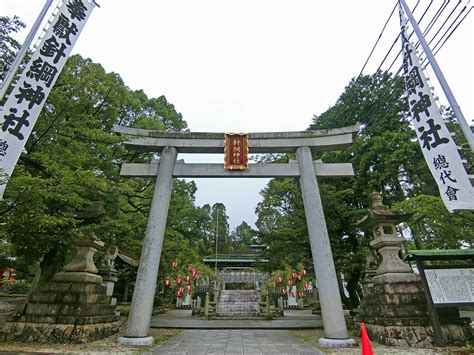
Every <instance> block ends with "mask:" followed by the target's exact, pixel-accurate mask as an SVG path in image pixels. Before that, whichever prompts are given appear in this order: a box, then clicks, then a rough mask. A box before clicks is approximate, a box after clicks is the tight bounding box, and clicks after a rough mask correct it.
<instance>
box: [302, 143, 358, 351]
mask: <svg viewBox="0 0 474 355" xmlns="http://www.w3.org/2000/svg"><path fill="white" fill-rule="evenodd" d="M296 157H297V159H298V164H299V166H300V173H301V176H300V184H301V190H302V193H303V204H304V211H305V215H306V223H307V225H308V233H309V242H310V245H311V253H312V255H313V263H314V270H315V273H316V280H317V282H318V292H319V302H320V303H321V312H322V315H323V325H324V333H325V337H324V338H321V339H319V344H320V345H321V346H325V347H340V346H351V345H355V344H356V341H355V340H354V339H352V338H349V336H348V334H347V327H346V321H345V319H344V313H343V309H342V302H341V296H340V294H339V288H338V285H337V278H336V270H335V267H334V261H333V258H332V252H331V245H330V243H329V235H328V231H327V228H326V220H325V218H324V212H323V205H322V203H321V195H320V193H319V188H318V180H317V179H316V172H315V170H314V162H313V157H312V154H311V149H310V148H309V147H299V148H297V149H296Z"/></svg>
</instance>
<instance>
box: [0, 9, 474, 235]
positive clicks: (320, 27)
mask: <svg viewBox="0 0 474 355" xmlns="http://www.w3.org/2000/svg"><path fill="white" fill-rule="evenodd" d="M462 1H463V2H462V4H461V5H460V7H459V9H461V8H462V6H463V5H464V4H465V3H467V0H462ZM97 2H98V3H99V5H100V8H96V9H95V10H94V11H93V13H92V15H91V17H90V19H89V21H88V23H87V24H86V26H85V28H84V31H83V32H82V34H81V36H80V38H79V40H78V42H77V44H76V46H75V48H74V50H73V53H80V54H81V55H82V56H84V57H90V58H92V60H93V61H94V62H97V63H100V64H101V65H102V66H103V67H104V68H105V69H106V70H107V71H113V72H116V73H118V74H120V76H121V77H122V79H123V80H124V82H125V84H126V85H127V86H129V87H130V88H131V89H136V90H138V89H143V90H144V91H145V93H146V94H147V95H148V96H149V97H158V96H160V95H165V96H166V98H167V99H168V101H169V102H171V103H173V104H174V105H175V107H176V110H177V111H178V112H181V113H182V114H183V117H184V119H185V120H186V121H187V123H188V126H189V128H190V129H191V130H192V131H207V132H263V131H302V130H305V129H306V128H307V127H308V126H309V124H310V123H311V118H312V116H313V115H314V114H316V115H319V114H321V113H323V112H324V111H325V110H327V109H328V108H329V107H330V106H332V105H334V103H335V101H336V100H337V98H338V97H339V95H340V94H341V93H342V92H343V90H344V87H345V86H346V85H347V84H348V83H349V81H350V79H351V78H353V77H355V76H357V75H358V74H359V72H360V70H361V69H362V66H363V64H364V62H365V60H366V59H367V57H368V55H369V53H370V51H371V49H372V46H373V45H374V43H375V41H376V39H377V37H378V35H379V33H380V31H381V30H382V27H383V25H384V23H385V21H386V19H387V18H388V16H389V14H390V12H391V10H392V8H393V6H394V5H395V1H387V0H371V1H369V0H366V1H354V0H313V1H309V0H215V1H201V0H148V1H147V0H133V1H132V0H129V1H124V0H97ZM408 3H409V5H410V6H412V7H413V6H414V5H415V3H416V1H415V0H408ZM453 3H454V4H455V3H457V1H456V2H453ZM44 4H45V0H0V10H1V11H0V14H1V15H7V16H13V15H18V16H20V18H21V20H22V21H24V22H25V23H26V24H27V25H28V28H27V29H26V30H22V31H21V33H20V34H19V37H18V38H20V39H21V38H24V37H26V35H27V32H28V31H29V26H31V25H32V24H33V22H34V21H35V19H36V17H37V16H38V14H39V12H40V10H41V8H42V7H43V5H44ZM53 4H54V5H56V4H57V0H54V1H53ZM428 4H429V0H421V1H420V5H419V8H418V10H417V11H416V12H415V18H417V19H419V17H420V16H421V14H422V13H423V11H424V10H425V8H426V7H427V6H428ZM441 4H442V1H441V0H435V1H434V2H433V5H431V7H430V9H429V10H428V12H427V14H426V15H425V19H424V20H423V21H422V22H421V25H422V28H425V27H426V25H427V24H428V23H429V21H430V20H431V18H432V17H433V16H434V14H435V13H436V11H437V10H438V9H439V7H440V6H441ZM453 7H454V5H453V6H451V5H450V7H449V8H448V9H447V10H446V11H445V12H444V13H443V14H442V15H441V17H440V21H439V22H438V23H439V24H441V23H442V22H443V20H444V18H446V17H447V15H448V14H449V12H450V11H451V9H452V8H453ZM466 11H467V10H466ZM473 17H474V15H473V14H472V13H471V14H470V15H469V16H468V17H467V18H466V20H465V21H464V22H463V23H462V24H461V25H460V26H459V28H458V30H456V32H455V33H454V34H453V35H452V36H451V38H450V39H449V40H448V41H447V42H446V45H445V46H444V47H443V48H442V49H441V51H440V52H439V53H438V54H437V56H436V59H437V60H438V64H439V65H440V66H441V69H442V70H443V72H444V75H445V77H446V79H447V81H448V83H449V85H450V86H451V89H452V91H453V93H454V95H455V96H456V99H457V101H458V103H459V104H460V106H461V108H462V110H463V112H464V115H465V116H466V118H467V120H468V122H469V123H471V122H472V118H473V112H474V100H473V97H474V69H473V63H474V53H473V52H474V50H473V43H474V24H473ZM452 18H454V16H453V17H452ZM423 25H424V26H423ZM437 26H438V25H435V27H434V28H433V30H432V31H431V32H430V36H428V39H429V38H431V36H432V35H434V33H435V32H436V30H437ZM398 29H399V24H398V16H393V17H392V20H391V21H390V23H389V25H388V27H387V29H386V30H385V32H384V34H383V36H382V37H381V40H380V44H379V45H378V46H377V48H376V50H375V51H374V54H373V57H372V58H371V60H370V61H369V63H368V65H367V67H366V69H365V70H364V74H371V73H373V72H374V71H375V70H376V69H377V68H378V66H379V65H380V63H381V60H382V58H383V57H384V56H385V54H386V53H387V51H388V49H389V47H390V46H391V44H392V42H393V41H394V40H395V37H396V36H397V33H398V32H397V31H398ZM443 32H444V31H441V32H440V33H441V34H442V33H443ZM435 42H436V41H435ZM435 42H434V43H435ZM400 47H401V44H400V43H397V44H396V45H395V48H396V49H397V52H398V49H399V48H400ZM394 54H395V51H394V52H393V53H392V54H391V55H390V56H389V59H388V60H387V62H386V64H384V65H383V66H382V68H383V69H387V68H388V66H389V65H390V63H391V62H392V60H393V58H394ZM387 63H388V64H387ZM400 65H401V59H400V58H399V59H398V61H397V64H396V65H394V67H393V68H392V69H391V70H392V71H396V70H397V69H398V67H399V66H400ZM432 84H433V85H434V86H435V88H436V93H437V94H438V95H439V96H440V99H441V103H442V104H446V103H447V101H446V100H445V99H444V96H443V93H442V91H441V89H438V88H437V87H438V86H437V83H436V82H435V81H434V80H433V81H432ZM180 158H184V159H185V160H186V161H188V162H191V161H193V162H195V161H201V162H205V161H207V162H209V161H212V162H221V161H223V157H222V156H217V157H215V156H211V157H208V156H198V157H196V156H192V157H190V156H189V155H187V156H181V157H180ZM196 181H197V184H198V192H197V198H196V203H197V204H198V205H203V204H205V203H209V204H213V203H215V202H222V203H224V204H225V206H226V207H227V213H228V215H229V223H230V225H231V227H235V226H237V225H238V224H240V223H241V222H242V221H243V220H245V221H247V222H248V223H249V224H253V223H254V222H255V220H256V216H255V213H254V212H255V207H256V204H257V203H258V202H259V201H260V200H261V198H260V196H259V191H260V190H261V189H262V188H263V187H264V186H265V184H266V183H267V181H268V180H266V179H198V180H196Z"/></svg>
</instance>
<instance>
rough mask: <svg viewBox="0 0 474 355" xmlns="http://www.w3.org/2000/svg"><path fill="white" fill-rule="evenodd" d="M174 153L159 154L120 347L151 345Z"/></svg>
mask: <svg viewBox="0 0 474 355" xmlns="http://www.w3.org/2000/svg"><path fill="white" fill-rule="evenodd" d="M177 154H178V152H177V150H176V148H174V147H165V148H164V149H163V152H162V153H161V160H160V167H159V168H158V174H157V175H156V185H155V191H154V193H153V199H152V202H151V208H150V215H149V216H148V224H147V226H146V232H145V238H144V239H143V247H142V253H141V257H140V266H139V267H138V273H137V279H136V281H135V288H134V289H133V298H132V305H131V307H130V314H129V316H128V323H127V331H126V336H124V337H120V338H118V339H117V342H118V343H120V344H123V345H151V344H153V343H154V340H153V337H152V336H150V335H149V334H150V323H151V314H152V311H153V301H154V299H155V288H156V280H157V278H158V268H159V266H160V258H161V249H162V247H163V239H164V236H165V227H166V219H167V218H168V209H169V206H170V199H171V190H172V186H173V169H174V165H175V162H176V157H177Z"/></svg>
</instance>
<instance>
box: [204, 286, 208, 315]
mask: <svg viewBox="0 0 474 355" xmlns="http://www.w3.org/2000/svg"><path fill="white" fill-rule="evenodd" d="M204 316H205V317H209V292H206V299H205V300H204Z"/></svg>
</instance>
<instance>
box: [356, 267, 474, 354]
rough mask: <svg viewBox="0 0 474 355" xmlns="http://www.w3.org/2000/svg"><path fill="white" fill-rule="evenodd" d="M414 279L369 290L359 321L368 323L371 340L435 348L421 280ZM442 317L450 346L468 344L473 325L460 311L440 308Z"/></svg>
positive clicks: (441, 320) (385, 284) (379, 285)
mask: <svg viewBox="0 0 474 355" xmlns="http://www.w3.org/2000/svg"><path fill="white" fill-rule="evenodd" d="M412 275H413V274H412ZM413 276H415V277H414V278H412V280H411V281H410V280H407V281H405V282H403V281H395V282H389V281H388V282H376V283H374V285H373V286H372V287H371V288H370V289H369V293H368V295H366V297H365V298H364V301H363V302H362V303H361V305H360V310H359V313H358V318H359V319H357V320H358V321H361V322H364V323H365V325H366V328H367V332H368V334H369V337H370V339H372V340H375V341H377V342H379V343H382V344H385V345H392V346H398V347H404V346H405V347H415V348H429V347H433V346H434V332H433V329H432V327H431V323H430V320H429V318H428V313H427V309H426V299H425V295H424V293H423V288H422V285H421V281H420V280H419V279H417V278H416V275H413ZM438 316H439V318H440V322H441V327H442V329H443V333H444V335H445V338H446V340H447V343H448V344H450V345H460V346H463V345H465V344H466V341H467V340H468V337H469V334H470V329H469V322H468V321H465V320H463V319H460V318H459V313H458V312H457V309H455V308H442V309H439V310H438Z"/></svg>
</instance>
